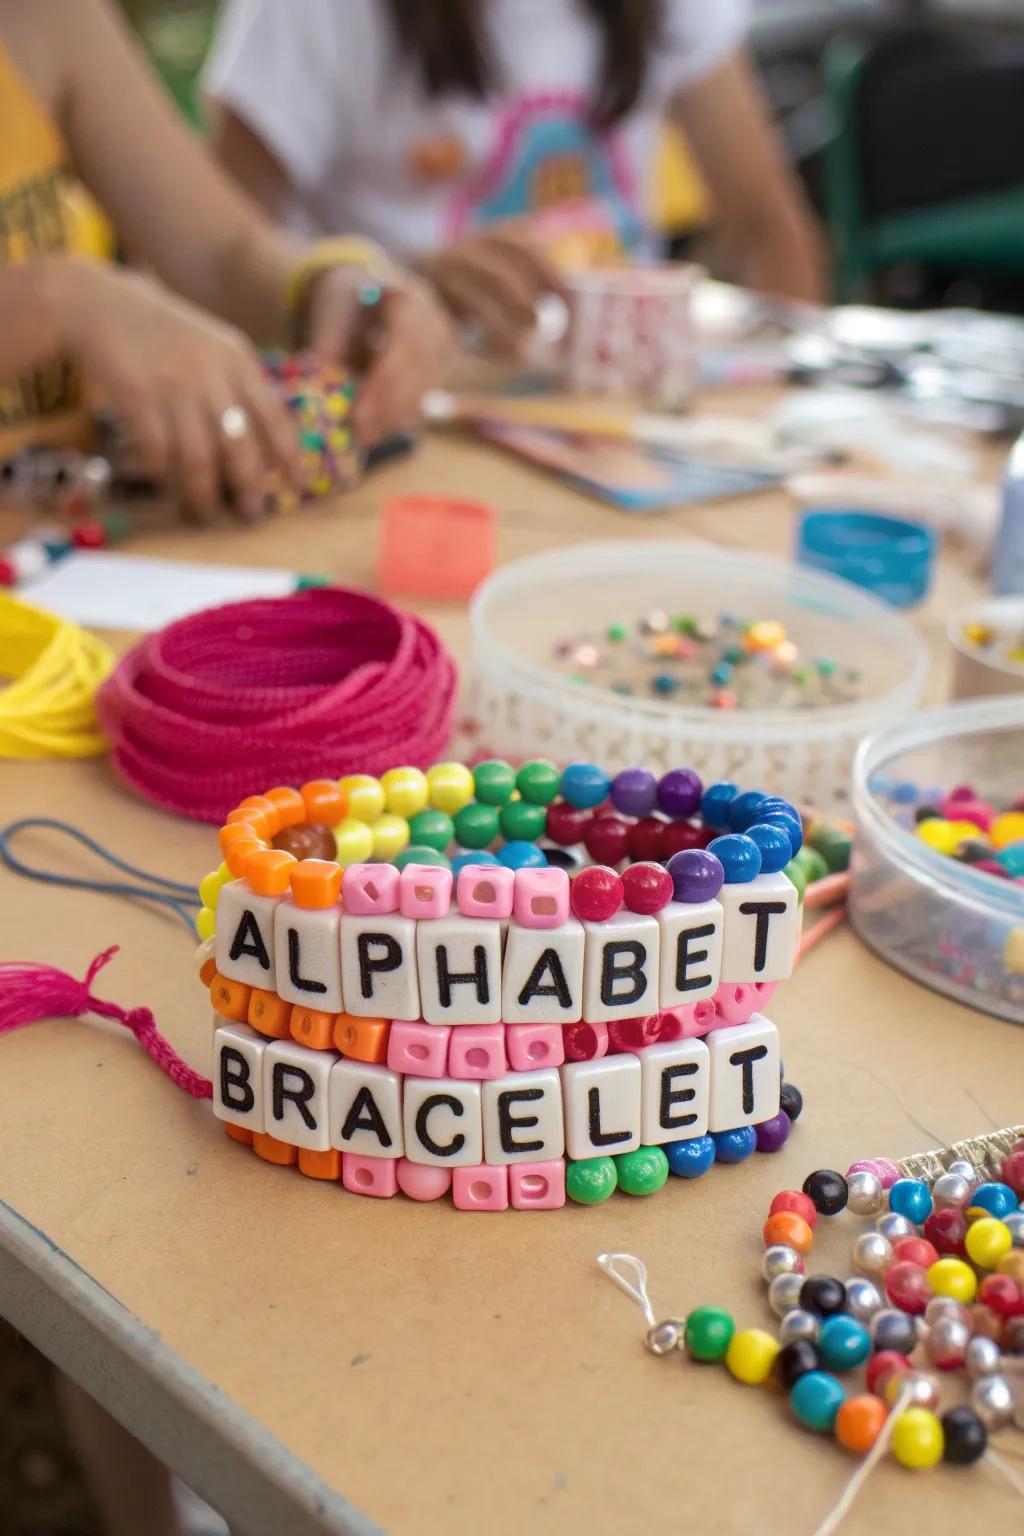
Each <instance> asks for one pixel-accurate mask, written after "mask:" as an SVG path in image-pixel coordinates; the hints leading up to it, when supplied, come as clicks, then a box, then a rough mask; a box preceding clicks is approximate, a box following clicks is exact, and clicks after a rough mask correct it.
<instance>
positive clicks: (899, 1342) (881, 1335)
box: [868, 1307, 917, 1355]
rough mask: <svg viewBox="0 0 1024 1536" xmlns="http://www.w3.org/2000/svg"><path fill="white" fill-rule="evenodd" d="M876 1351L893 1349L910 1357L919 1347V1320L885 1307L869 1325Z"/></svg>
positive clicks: (893, 1308)
mask: <svg viewBox="0 0 1024 1536" xmlns="http://www.w3.org/2000/svg"><path fill="white" fill-rule="evenodd" d="M868 1329H869V1332H870V1334H871V1340H872V1343H873V1344H874V1346H875V1348H876V1350H885V1349H891V1350H895V1351H896V1352H897V1353H898V1354H901V1355H909V1354H910V1352H911V1350H912V1349H914V1348H915V1347H916V1345H917V1319H916V1318H913V1317H908V1316H907V1314H906V1313H905V1312H900V1311H898V1310H897V1309H896V1308H895V1307H883V1308H882V1310H881V1312H876V1313H875V1315H874V1317H873V1318H872V1319H871V1321H870V1323H869V1324H868Z"/></svg>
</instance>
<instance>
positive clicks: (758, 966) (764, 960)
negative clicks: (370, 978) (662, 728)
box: [217, 871, 800, 981]
mask: <svg viewBox="0 0 1024 1536" xmlns="http://www.w3.org/2000/svg"><path fill="white" fill-rule="evenodd" d="M718 900H719V901H720V902H721V903H722V906H723V907H724V908H725V939H724V942H723V945H722V980H723V981H785V980H786V978H787V977H788V976H791V975H792V974H793V964H794V961H795V958H796V939H797V924H798V923H799V921H800V902H799V897H798V896H797V891H796V886H795V885H794V884H793V882H792V881H791V880H787V878H786V876H785V875H784V874H782V872H781V871H780V872H779V873H778V874H777V875H758V877H757V879H756V880H748V881H747V882H746V884H745V885H723V886H722V889H721V890H720V891H719V893H718ZM217 923H218V926H219V925H220V910H219V909H218V912H217Z"/></svg>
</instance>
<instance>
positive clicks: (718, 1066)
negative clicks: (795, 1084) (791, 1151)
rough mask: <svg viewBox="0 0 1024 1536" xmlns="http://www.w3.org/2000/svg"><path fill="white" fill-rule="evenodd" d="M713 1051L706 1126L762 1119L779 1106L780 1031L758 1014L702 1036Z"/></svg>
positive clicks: (730, 1126)
mask: <svg viewBox="0 0 1024 1536" xmlns="http://www.w3.org/2000/svg"><path fill="white" fill-rule="evenodd" d="M704 1040H705V1043H706V1045H707V1048H708V1050H709V1051H710V1052H711V1106H710V1110H709V1113H708V1130H709V1131H734V1130H736V1129H737V1127H739V1126H741V1125H760V1123H761V1121H762V1120H770V1119H771V1118H772V1116H773V1115H777V1114H778V1112H779V1091H780V1086H781V1085H780V1082H779V1032H778V1030H777V1029H776V1028H775V1025H774V1024H770V1023H769V1021H768V1020H767V1019H766V1018H763V1017H762V1015H761V1014H759V1013H755V1014H754V1015H753V1016H752V1017H751V1018H750V1019H748V1020H747V1022H746V1024H736V1025H734V1026H733V1027H732V1028H731V1029H713V1030H712V1031H711V1033H710V1034H709V1035H705V1036H704Z"/></svg>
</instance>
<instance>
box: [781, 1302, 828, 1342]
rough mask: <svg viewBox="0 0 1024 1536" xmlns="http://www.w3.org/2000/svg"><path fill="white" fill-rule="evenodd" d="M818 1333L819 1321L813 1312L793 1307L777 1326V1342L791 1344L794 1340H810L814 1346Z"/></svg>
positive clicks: (819, 1329) (819, 1328)
mask: <svg viewBox="0 0 1024 1536" xmlns="http://www.w3.org/2000/svg"><path fill="white" fill-rule="evenodd" d="M820 1331H821V1320H820V1319H819V1318H817V1317H815V1315H814V1313H813V1312H805V1311H804V1309H803V1307H795V1308H794V1310H793V1311H792V1312H787V1313H786V1315H785V1317H784V1318H783V1319H782V1322H781V1323H780V1324H779V1340H780V1342H781V1343H783V1344H792V1342H793V1340H794V1339H810V1341H811V1343H812V1344H816V1343H817V1342H818V1334H819V1333H820Z"/></svg>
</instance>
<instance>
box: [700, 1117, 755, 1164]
mask: <svg viewBox="0 0 1024 1536" xmlns="http://www.w3.org/2000/svg"><path fill="white" fill-rule="evenodd" d="M711 1137H712V1140H713V1141H714V1143H715V1161H716V1162H718V1163H742V1162H744V1161H745V1160H746V1159H747V1158H748V1157H749V1156H750V1155H751V1153H752V1152H754V1151H755V1150H756V1148H757V1132H756V1131H755V1130H754V1127H753V1126H752V1125H741V1126H740V1127H739V1128H738V1129H737V1130H735V1131H712V1133H711Z"/></svg>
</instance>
